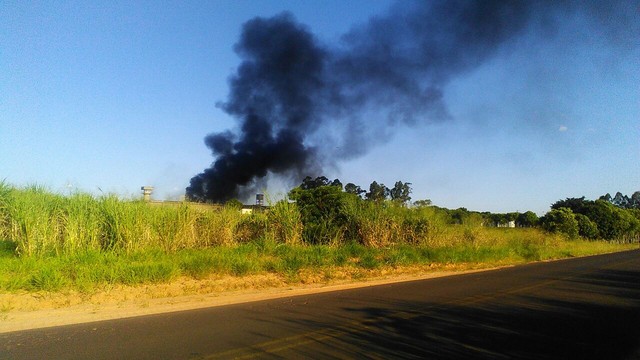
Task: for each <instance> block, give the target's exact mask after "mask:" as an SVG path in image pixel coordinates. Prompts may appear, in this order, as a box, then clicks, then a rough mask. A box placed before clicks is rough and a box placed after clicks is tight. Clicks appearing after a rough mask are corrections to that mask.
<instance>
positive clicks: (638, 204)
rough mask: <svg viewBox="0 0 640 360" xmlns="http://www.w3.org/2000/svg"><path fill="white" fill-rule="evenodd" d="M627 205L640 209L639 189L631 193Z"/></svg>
mask: <svg viewBox="0 0 640 360" xmlns="http://www.w3.org/2000/svg"><path fill="white" fill-rule="evenodd" d="M629 207H630V208H631V209H640V191H636V192H634V193H633V194H632V195H631V199H630V202H629Z"/></svg>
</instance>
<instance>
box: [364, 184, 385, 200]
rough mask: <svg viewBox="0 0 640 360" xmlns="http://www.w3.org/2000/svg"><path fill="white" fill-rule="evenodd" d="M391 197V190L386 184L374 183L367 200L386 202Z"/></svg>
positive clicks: (370, 187)
mask: <svg viewBox="0 0 640 360" xmlns="http://www.w3.org/2000/svg"><path fill="white" fill-rule="evenodd" d="M388 196H389V188H387V187H386V186H384V184H378V182H377V181H374V182H372V183H371V185H369V192H368V193H367V194H366V198H367V200H369V201H384V200H385V199H386V198H387V197H388Z"/></svg>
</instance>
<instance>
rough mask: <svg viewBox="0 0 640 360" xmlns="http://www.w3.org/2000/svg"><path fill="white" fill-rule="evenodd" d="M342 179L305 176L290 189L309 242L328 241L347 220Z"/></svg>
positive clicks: (304, 236)
mask: <svg viewBox="0 0 640 360" xmlns="http://www.w3.org/2000/svg"><path fill="white" fill-rule="evenodd" d="M348 196H352V195H350V194H346V193H345V192H343V191H342V184H340V183H339V181H336V180H334V181H329V180H328V179H327V178H326V177H324V176H321V177H317V178H316V179H311V177H306V178H305V179H304V180H303V182H302V184H301V185H300V186H298V187H296V188H293V189H292V190H291V191H290V192H289V199H291V200H294V201H295V202H296V206H297V208H298V210H299V211H300V220H301V222H302V224H303V226H304V228H303V238H304V239H305V241H308V242H310V243H323V242H328V241H330V240H331V239H332V238H334V237H335V236H336V234H337V233H338V232H339V231H340V229H341V228H342V227H343V226H344V225H345V223H346V221H347V219H346V214H345V211H344V208H345V202H346V201H347V199H346V198H347V197H348Z"/></svg>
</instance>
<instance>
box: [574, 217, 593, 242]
mask: <svg viewBox="0 0 640 360" xmlns="http://www.w3.org/2000/svg"><path fill="white" fill-rule="evenodd" d="M575 215H576V221H577V222H578V235H580V236H582V237H583V238H586V239H590V240H595V239H597V238H598V235H599V232H598V225H597V224H596V223H595V222H593V221H591V219H589V218H588V217H586V216H585V215H582V214H575Z"/></svg>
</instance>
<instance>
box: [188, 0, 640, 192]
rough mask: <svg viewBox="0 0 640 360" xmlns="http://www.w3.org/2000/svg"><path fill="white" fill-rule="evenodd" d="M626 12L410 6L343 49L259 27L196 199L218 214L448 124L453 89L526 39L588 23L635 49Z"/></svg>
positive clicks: (506, 5)
mask: <svg viewBox="0 0 640 360" xmlns="http://www.w3.org/2000/svg"><path fill="white" fill-rule="evenodd" d="M625 6H626V7H627V8H625ZM628 7H629V6H627V5H625V2H619V3H618V2H604V1H603V2H593V3H591V2H586V3H585V2H562V1H549V2H547V1H504V0H498V1H489V0H483V1H455V0H445V1H419V2H408V1H401V2H398V3H397V4H395V5H394V6H393V7H392V8H391V9H390V11H389V12H388V14H386V15H384V16H380V17H374V18H372V19H371V20H370V21H369V22H368V23H367V24H364V25H362V26H360V27H356V28H354V29H352V30H351V31H350V32H349V33H347V34H345V35H344V36H343V39H342V42H341V43H340V44H339V45H338V46H333V47H331V46H328V45H325V44H322V43H320V41H319V40H318V39H317V38H315V37H314V35H313V34H312V33H311V32H310V31H309V29H307V28H306V27H305V26H304V25H302V24H300V23H298V22H297V21H296V20H295V19H294V18H293V16H292V15H291V14H288V13H283V14H280V15H277V16H275V17H272V18H255V19H253V20H250V21H248V22H247V23H245V24H244V26H243V29H242V35H241V39H240V41H239V42H238V44H237V45H236V47H235V50H236V52H237V53H238V55H239V56H240V57H241V59H242V63H241V64H240V66H239V67H238V69H237V72H236V74H234V75H233V76H232V77H231V79H230V93H229V97H228V99H227V101H226V102H224V103H221V104H220V106H221V107H222V108H223V109H224V110H225V111H226V112H227V113H228V114H230V115H232V116H233V117H235V118H236V119H237V120H238V122H239V128H238V129H237V130H236V131H235V132H229V131H226V132H222V133H217V134H211V135H209V136H207V137H206V138H205V144H206V145H207V147H209V149H211V152H212V155H213V156H214V157H215V161H214V162H213V164H212V165H211V167H210V168H208V169H206V170H205V171H204V172H203V173H201V174H198V175H197V176H195V177H193V178H192V179H191V183H190V186H189V187H188V188H187V195H188V197H189V198H191V199H193V200H197V201H214V202H219V201H225V200H228V199H231V198H235V197H241V198H242V197H244V196H246V194H247V192H250V191H252V190H253V188H254V187H255V186H256V185H257V184H260V182H261V181H263V180H264V179H265V178H266V177H268V176H269V175H275V176H280V177H288V178H291V179H293V180H300V179H301V178H302V177H304V176H305V175H317V174H319V172H321V171H322V169H323V168H325V167H327V166H331V165H334V164H335V162H336V161H339V160H344V159H348V158H351V157H354V156H359V155H361V154H364V153H365V152H366V151H367V149H368V148H369V146H370V144H372V143H380V142H383V141H385V139H384V138H382V139H380V138H377V139H376V141H369V140H368V139H369V137H370V136H371V135H372V134H373V133H376V134H378V135H380V134H385V135H386V134H388V133H389V131H388V130H385V129H388V128H389V127H393V126H396V125H400V124H405V125H415V124H417V123H428V122H433V121H443V120H447V119H449V118H450V115H449V114H448V112H447V108H446V106H445V104H444V102H443V89H444V87H445V86H446V85H447V84H448V83H449V82H450V81H451V80H452V79H454V78H455V77H457V76H461V75H463V74H464V73H466V72H469V71H472V70H474V69H476V68H477V67H479V66H480V65H482V64H483V63H485V62H486V61H487V60H488V59H490V58H492V57H493V56H495V55H496V54H497V53H498V52H500V51H502V50H505V51H506V50H508V49H509V48H510V47H511V46H514V44H516V43H517V41H518V39H520V38H522V37H523V35H526V34H531V33H536V34H539V35H538V37H539V38H540V39H543V38H544V37H548V36H553V34H554V32H556V31H557V28H558V26H557V24H558V23H559V22H561V21H562V19H563V17H566V16H574V15H576V14H578V15H579V16H583V17H584V18H586V19H591V20H592V21H591V23H590V25H589V26H590V29H589V31H592V30H593V29H591V27H593V28H594V29H596V30H595V31H597V29H603V30H602V31H603V32H607V33H608V34H609V36H611V37H612V38H613V39H615V40H616V41H620V42H625V41H626V42H627V43H628V42H629V41H631V42H633V41H635V40H629V39H633V36H630V35H628V34H627V33H626V32H624V31H622V32H621V31H620V30H619V29H620V28H624V27H625V26H628V25H629V24H635V25H637V22H633V21H630V20H625V19H628V18H629V17H630V16H632V15H628V14H627V15H625V11H626V12H628V11H629V10H630V9H629V8H628ZM631 10H632V9H631ZM636 10H637V9H636ZM631 14H633V10H632V11H631ZM625 21H627V23H625ZM616 29H617V30H616ZM632 30H637V27H634V28H633V29H632ZM605 35H606V34H605ZM627 45H628V44H627ZM380 119H383V120H382V123H381V121H380ZM381 129H382V130H381Z"/></svg>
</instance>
